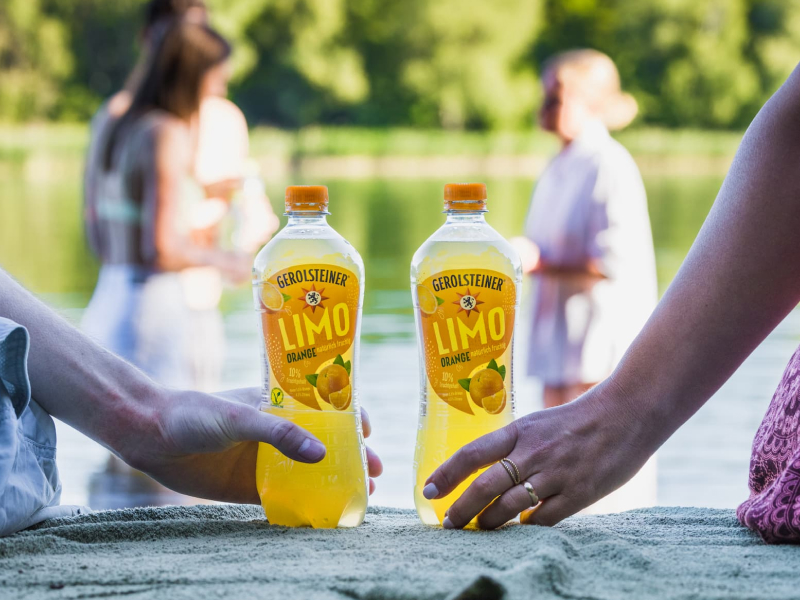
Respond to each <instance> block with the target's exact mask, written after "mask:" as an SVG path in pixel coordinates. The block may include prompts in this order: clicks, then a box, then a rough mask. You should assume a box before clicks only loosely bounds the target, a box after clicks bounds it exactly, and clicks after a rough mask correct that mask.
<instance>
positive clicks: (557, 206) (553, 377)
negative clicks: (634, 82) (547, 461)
mask: <svg viewBox="0 0 800 600" xmlns="http://www.w3.org/2000/svg"><path fill="white" fill-rule="evenodd" d="M542 85H543V87H544V101H543V103H542V106H541V109H540V111H539V124H540V125H541V127H542V129H544V130H545V131H548V132H550V133H553V134H555V135H556V136H557V137H558V139H559V140H560V142H561V146H562V149H561V152H559V154H558V155H556V157H555V158H553V159H552V161H551V162H550V163H549V164H548V165H547V168H546V169H545V171H544V172H543V173H542V176H541V178H540V179H539V182H538V184H537V186H536V189H535V191H534V194H533V199H532V201H531V209H530V212H529V214H528V218H527V222H526V227H525V238H518V239H517V240H516V244H517V246H518V249H519V250H520V254H521V255H522V257H523V267H524V269H525V271H526V272H528V273H530V274H532V276H533V282H534V286H533V316H532V323H531V334H530V345H529V356H528V372H529V374H530V375H531V376H533V377H536V378H537V379H539V380H540V381H541V383H542V384H543V386H544V405H545V407H547V408H549V407H553V406H559V405H561V404H565V403H566V402H568V401H570V400H572V399H574V398H576V397H578V396H579V395H580V394H582V393H583V392H585V391H586V390H587V389H589V388H591V387H592V386H593V385H595V384H597V383H598V382H600V381H601V380H603V379H605V378H606V377H607V376H608V375H610V374H611V371H612V370H613V369H614V367H615V366H616V364H617V362H619V360H620V359H621V358H622V354H623V353H624V351H625V349H626V348H627V347H628V345H629V344H630V342H631V341H632V340H633V338H634V336H635V335H636V333H637V332H638V331H639V329H641V327H642V325H643V324H644V322H645V320H646V319H647V317H648V315H649V314H650V312H651V311H652V309H653V307H654V306H655V304H656V299H657V288H656V271H655V257H654V252H653V240H652V235H651V232H650V220H649V217H648V213H647V197H646V194H645V190H644V185H643V184H642V179H641V176H640V174H639V170H638V168H637V167H636V163H635V162H634V161H633V159H632V158H631V155H630V154H629V153H628V151H627V150H626V149H625V148H624V147H623V146H622V145H621V144H620V143H619V142H617V141H616V140H614V139H613V138H612V137H611V136H610V135H609V130H614V129H621V128H623V127H625V126H627V125H628V124H629V123H630V122H631V121H632V120H633V119H634V117H635V116H636V113H637V104H636V100H634V98H633V97H632V96H631V95H630V94H626V93H624V92H623V91H622V90H621V86H620V77H619V73H618V71H617V68H616V66H615V65H614V62H613V61H612V60H611V59H610V58H609V57H608V56H606V55H605V54H603V53H602V52H598V51H597V50H572V51H569V52H564V53H563V54H558V55H556V56H554V57H552V58H551V59H550V60H548V61H547V62H546V63H545V64H544V68H543V69H542Z"/></svg>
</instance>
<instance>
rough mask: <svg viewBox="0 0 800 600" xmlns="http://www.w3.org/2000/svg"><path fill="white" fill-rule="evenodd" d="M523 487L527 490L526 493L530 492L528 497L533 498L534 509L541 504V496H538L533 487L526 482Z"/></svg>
mask: <svg viewBox="0 0 800 600" xmlns="http://www.w3.org/2000/svg"><path fill="white" fill-rule="evenodd" d="M522 487H524V488H525V491H526V492H528V495H529V496H530V497H531V506H532V507H533V506H536V505H537V504H539V496H538V495H537V494H536V490H535V489H533V486H532V485H531V484H530V483H529V482H527V481H526V482H525V483H523V484H522Z"/></svg>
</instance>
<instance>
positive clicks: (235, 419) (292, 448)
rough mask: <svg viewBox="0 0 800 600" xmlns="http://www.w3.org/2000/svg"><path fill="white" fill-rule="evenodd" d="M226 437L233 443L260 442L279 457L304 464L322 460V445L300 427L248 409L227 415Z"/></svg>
mask: <svg viewBox="0 0 800 600" xmlns="http://www.w3.org/2000/svg"><path fill="white" fill-rule="evenodd" d="M231 417H232V418H231V419H230V431H229V435H230V437H231V439H233V440H234V441H237V442H246V441H254V442H264V443H266V444H270V445H271V446H274V447H275V449H276V450H278V451H279V452H280V453H281V454H284V455H286V456H287V457H289V458H291V459H293V460H297V461H300V462H305V463H315V462H319V461H321V460H322V459H323V458H324V457H325V453H326V451H325V446H323V445H322V442H320V441H319V440H318V439H317V438H315V437H314V436H313V435H311V434H310V433H309V432H308V431H306V430H305V429H303V428H302V427H298V426H297V425H295V424H294V423H291V422H289V421H287V420H286V419H281V418H280V417H276V416H274V415H269V414H267V413H264V412H261V411H260V410H256V409H254V408H251V407H249V406H241V409H240V410H236V411H234V412H233V414H232V415H231Z"/></svg>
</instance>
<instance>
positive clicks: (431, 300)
mask: <svg viewBox="0 0 800 600" xmlns="http://www.w3.org/2000/svg"><path fill="white" fill-rule="evenodd" d="M417 299H418V300H419V309H420V310H421V311H422V312H423V313H425V314H426V315H432V314H434V313H435V312H436V310H437V309H438V308H439V302H438V301H437V299H436V296H435V295H434V293H433V292H432V291H430V289H428V288H426V287H425V286H424V285H418V286H417Z"/></svg>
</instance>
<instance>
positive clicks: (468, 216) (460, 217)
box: [445, 210, 486, 225]
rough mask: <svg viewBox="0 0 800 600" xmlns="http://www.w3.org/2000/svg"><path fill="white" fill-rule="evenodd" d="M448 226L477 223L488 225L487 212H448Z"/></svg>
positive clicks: (446, 212)
mask: <svg viewBox="0 0 800 600" xmlns="http://www.w3.org/2000/svg"><path fill="white" fill-rule="evenodd" d="M445 214H446V215H447V221H446V224H447V225H471V224H475V223H486V216H485V214H486V211H479V210H476V211H471V210H448V211H445Z"/></svg>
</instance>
